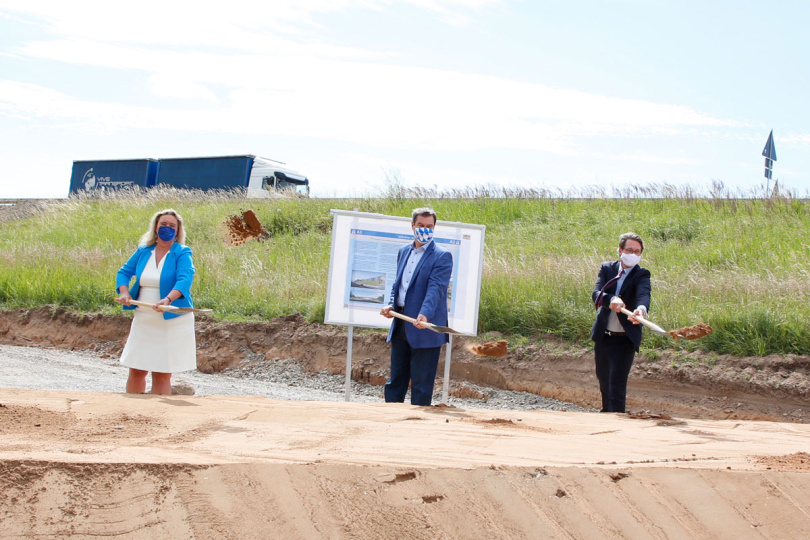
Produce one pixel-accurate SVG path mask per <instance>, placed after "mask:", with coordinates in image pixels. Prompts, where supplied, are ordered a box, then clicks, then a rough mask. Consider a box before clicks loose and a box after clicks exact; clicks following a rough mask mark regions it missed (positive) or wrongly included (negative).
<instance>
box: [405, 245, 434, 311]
mask: <svg viewBox="0 0 810 540" xmlns="http://www.w3.org/2000/svg"><path fill="white" fill-rule="evenodd" d="M431 242H432V240H431ZM429 244H430V242H428V243H427V244H422V245H421V246H419V247H418V248H415V247H413V245H411V251H410V253H408V261H407V262H406V263H405V268H404V269H403V270H402V280H401V281H400V282H399V292H398V293H397V307H398V308H401V307H403V306H404V305H405V294H406V293H407V292H408V286H409V285H410V284H411V278H413V271H414V270H416V266H417V265H418V264H419V261H421V260H422V256H423V255H424V254H425V248H426V247H427V246H428V245H429Z"/></svg>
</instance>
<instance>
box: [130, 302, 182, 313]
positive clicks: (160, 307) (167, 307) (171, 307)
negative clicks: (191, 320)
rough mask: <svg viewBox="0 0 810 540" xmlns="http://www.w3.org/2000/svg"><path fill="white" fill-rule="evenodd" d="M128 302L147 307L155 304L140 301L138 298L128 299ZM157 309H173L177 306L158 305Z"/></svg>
mask: <svg viewBox="0 0 810 540" xmlns="http://www.w3.org/2000/svg"><path fill="white" fill-rule="evenodd" d="M129 303H130V304H132V305H133V306H140V307H148V308H150V307H152V306H154V305H155V304H150V303H149V302H141V301H140V300H130V301H129ZM158 309H159V310H161V311H174V310H175V309H178V308H177V306H163V305H161V306H158Z"/></svg>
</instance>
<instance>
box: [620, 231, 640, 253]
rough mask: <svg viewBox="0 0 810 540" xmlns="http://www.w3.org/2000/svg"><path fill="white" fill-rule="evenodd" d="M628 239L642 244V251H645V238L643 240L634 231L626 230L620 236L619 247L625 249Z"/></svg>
mask: <svg viewBox="0 0 810 540" xmlns="http://www.w3.org/2000/svg"><path fill="white" fill-rule="evenodd" d="M628 240H635V241H636V242H638V243H639V244H641V251H644V240H642V239H641V237H640V236H639V235H637V234H636V233H632V232H626V233H624V234H623V235H621V236H620V237H619V249H624V245H625V244H626V243H627V241H628Z"/></svg>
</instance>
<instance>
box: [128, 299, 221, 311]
mask: <svg viewBox="0 0 810 540" xmlns="http://www.w3.org/2000/svg"><path fill="white" fill-rule="evenodd" d="M129 303H130V304H132V305H133V306H140V307H148V308H150V307H154V305H155V304H150V303H149V302H140V301H138V300H130V301H129ZM158 309H160V310H161V311H171V312H172V313H211V312H212V311H213V310H212V309H197V308H190V307H177V306H164V305H160V306H158Z"/></svg>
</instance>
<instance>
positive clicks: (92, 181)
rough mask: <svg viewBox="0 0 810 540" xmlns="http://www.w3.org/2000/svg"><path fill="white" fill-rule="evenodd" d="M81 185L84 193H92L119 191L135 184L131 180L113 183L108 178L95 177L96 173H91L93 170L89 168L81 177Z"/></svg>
mask: <svg viewBox="0 0 810 540" xmlns="http://www.w3.org/2000/svg"><path fill="white" fill-rule="evenodd" d="M82 185H83V186H84V189H85V191H92V190H94V189H120V188H122V187H126V186H132V185H135V182H133V181H132V180H117V181H113V180H110V177H109V176H101V177H97V176H96V173H94V172H93V168H92V167H90V168H89V169H87V172H86V173H84V176H83V177H82Z"/></svg>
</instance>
